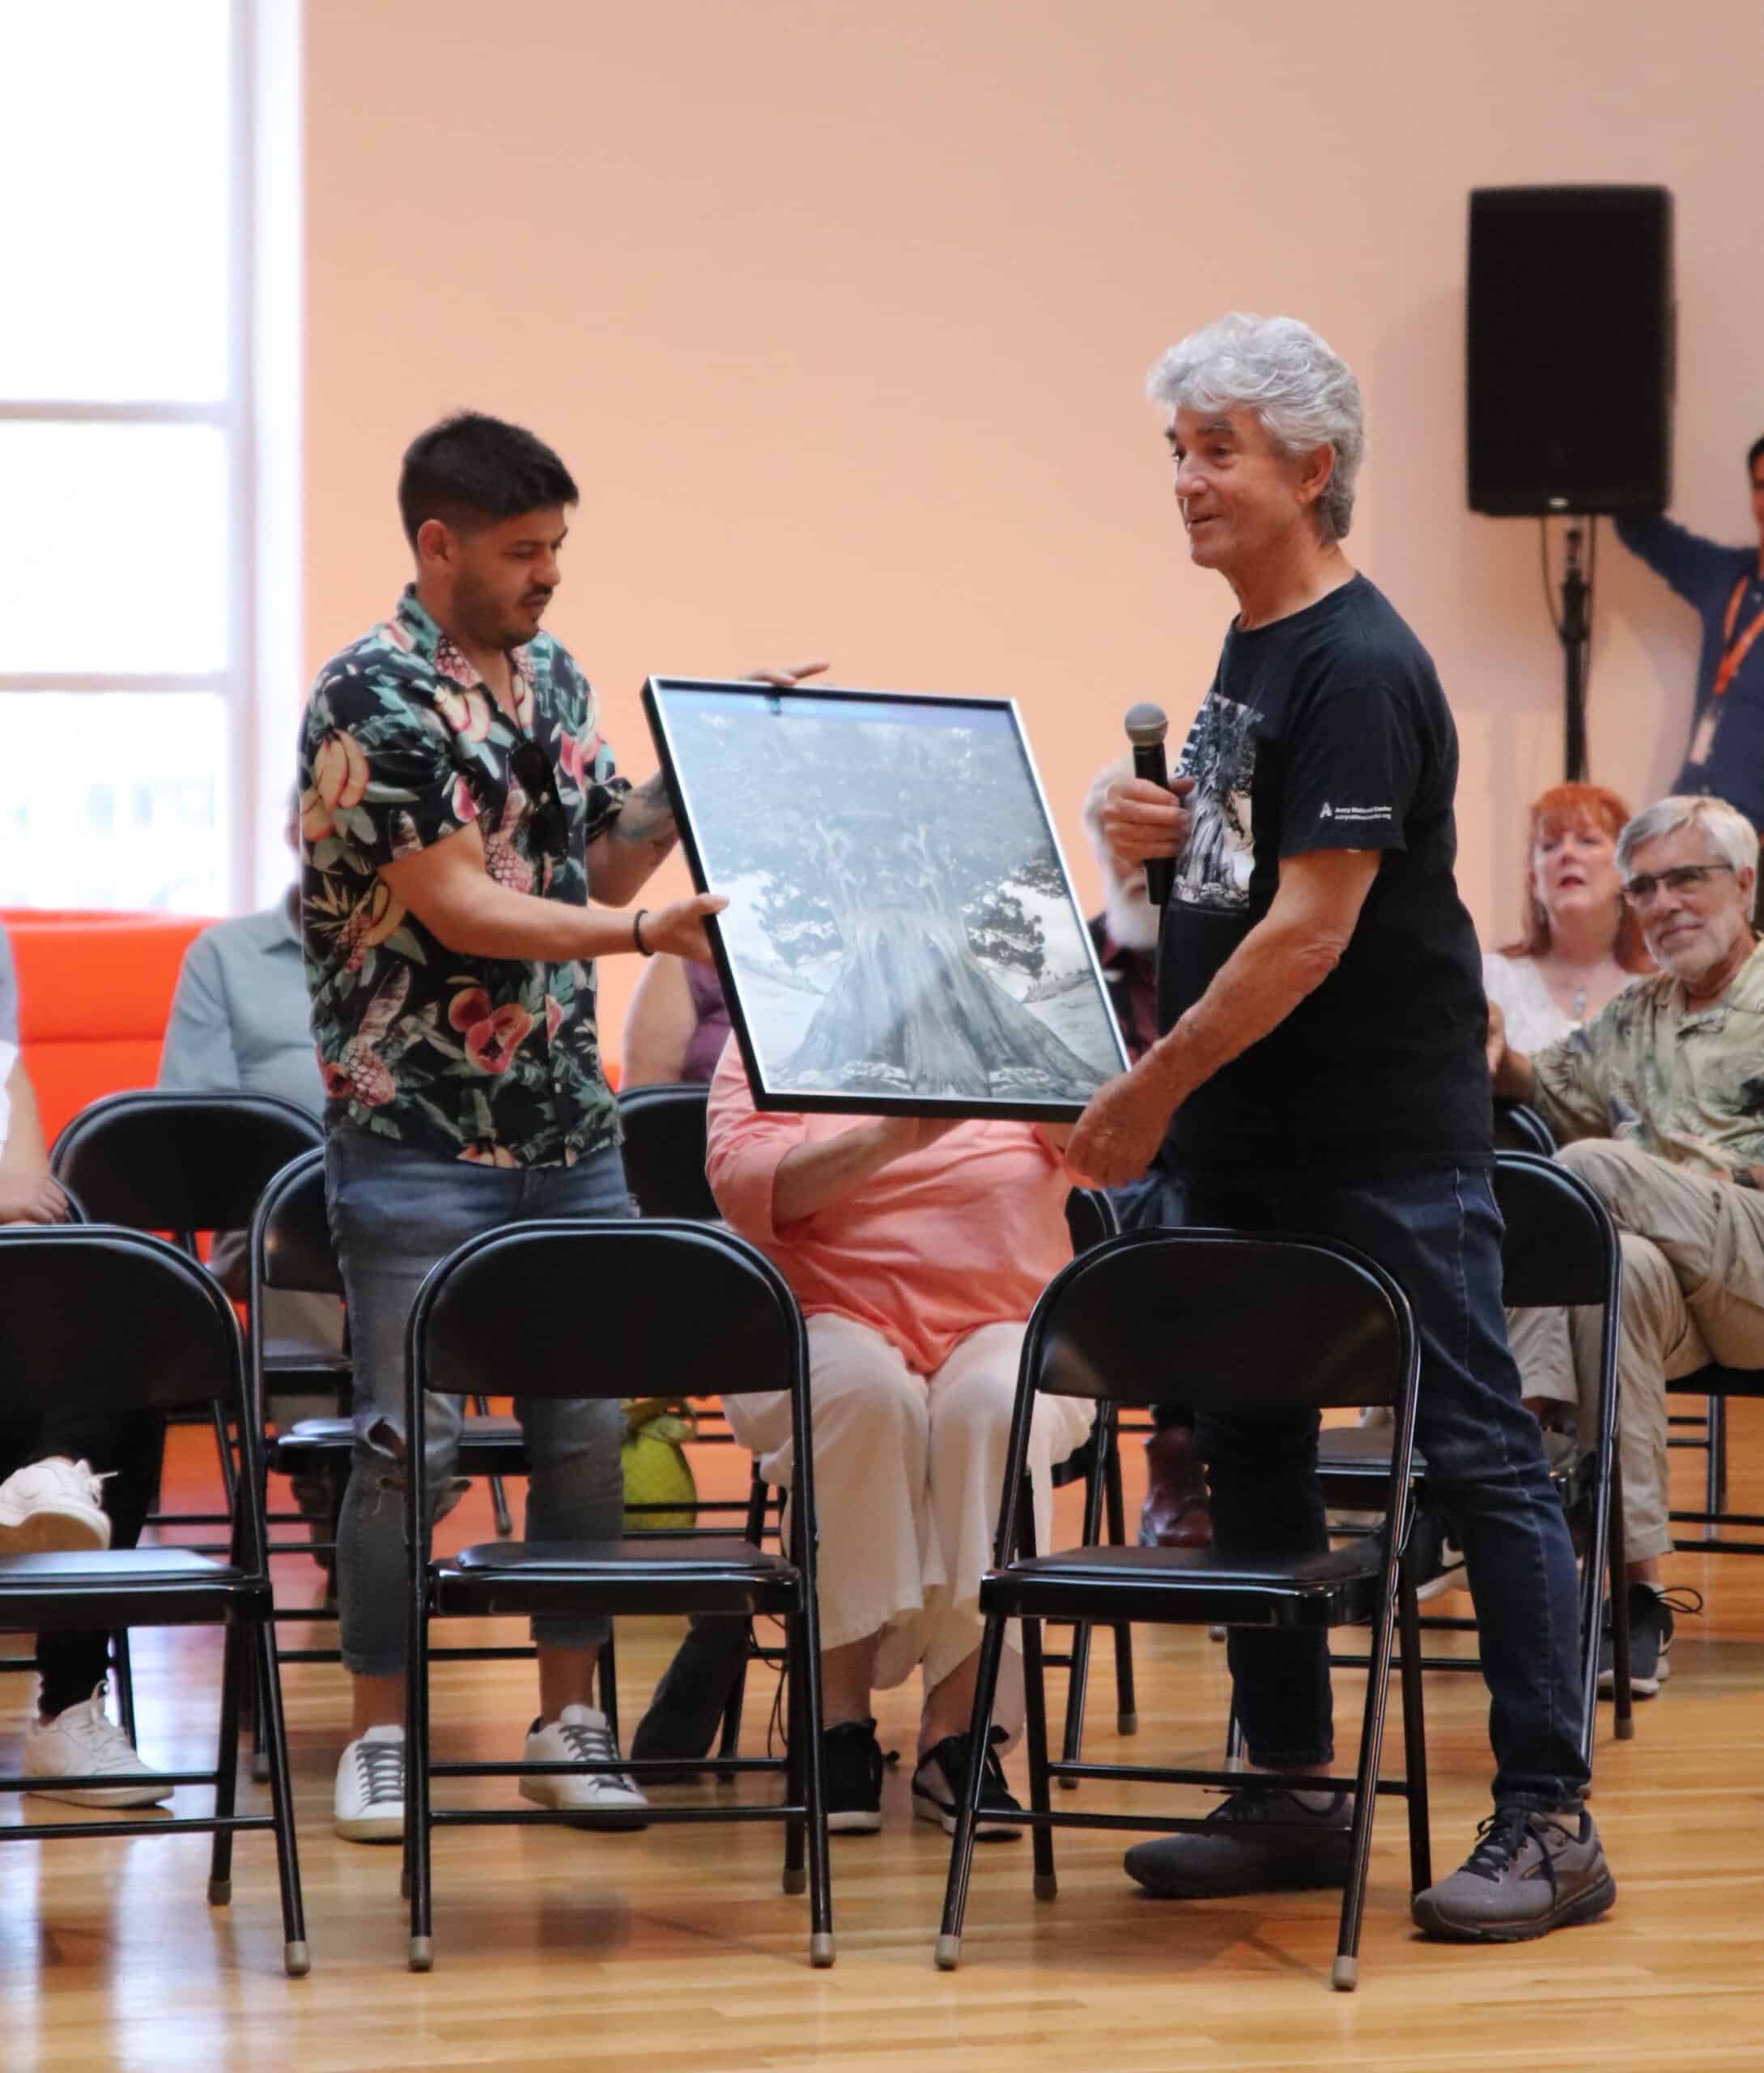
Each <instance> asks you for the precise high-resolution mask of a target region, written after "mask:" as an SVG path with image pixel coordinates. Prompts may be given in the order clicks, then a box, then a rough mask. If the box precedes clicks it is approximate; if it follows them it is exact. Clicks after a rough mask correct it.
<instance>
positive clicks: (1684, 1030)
mask: <svg viewBox="0 0 1764 2073" xmlns="http://www.w3.org/2000/svg"><path fill="white" fill-rule="evenodd" d="M1531 1063H1532V1073H1533V1075H1535V1078H1536V1083H1537V1096H1536V1098H1537V1108H1538V1110H1539V1113H1541V1115H1542V1117H1543V1118H1544V1120H1545V1122H1547V1123H1548V1124H1549V1127H1550V1128H1551V1129H1552V1130H1554V1132H1555V1133H1556V1134H1557V1136H1558V1138H1563V1139H1567V1138H1578V1137H1612V1138H1616V1139H1619V1140H1620V1141H1621V1142H1622V1143H1625V1144H1633V1145H1635V1146H1637V1147H1639V1149H1640V1150H1641V1151H1651V1152H1653V1153H1654V1154H1655V1155H1656V1156H1657V1157H1659V1158H1661V1159H1669V1160H1671V1161H1672V1163H1673V1165H1675V1166H1687V1167H1690V1168H1691V1169H1692V1170H1693V1171H1694V1172H1696V1173H1708V1174H1711V1175H1713V1176H1714V1177H1715V1178H1716V1179H1718V1180H1719V1179H1720V1178H1721V1177H1724V1175H1726V1174H1728V1173H1733V1172H1734V1171H1735V1170H1736V1169H1737V1168H1742V1167H1749V1166H1764V944H1761V945H1760V946H1759V947H1758V949H1756V950H1754V951H1753V953H1752V955H1751V956H1749V958H1748V959H1747V960H1746V961H1745V964H1742V965H1741V967H1740V968H1739V970H1738V971H1737V972H1736V973H1735V974H1734V975H1733V983H1732V985H1730V986H1729V987H1728V990H1727V991H1726V992H1725V993H1724V994H1723V995H1722V996H1721V998H1719V1000H1718V1001H1715V1002H1711V1005H1710V1006H1709V1007H1702V1008H1698V1009H1697V1010H1695V1011H1692V1010H1691V1008H1690V1006H1689V1004H1688V1002H1686V1000H1685V990H1684V986H1683V985H1682V984H1681V981H1678V980H1677V979H1675V978H1673V976H1672V974H1671V973H1669V972H1661V973H1657V974H1656V975H1655V976H1654V977H1651V978H1647V979H1638V980H1636V981H1635V982H1634V985H1628V986H1626V987H1625V988H1624V989H1623V990H1622V993H1620V994H1617V997H1616V998H1615V999H1614V1000H1612V1001H1611V1002H1609V1003H1608V1004H1607V1005H1606V1006H1605V1007H1604V1008H1602V1009H1601V1010H1600V1011H1599V1013H1598V1014H1597V1015H1595V1016H1594V1017H1593V1018H1592V1020H1591V1021H1590V1022H1588V1024H1586V1025H1585V1027H1584V1028H1580V1029H1575V1030H1573V1031H1571V1032H1570V1033H1569V1034H1568V1035H1567V1036H1566V1037H1562V1038H1561V1039H1560V1040H1559V1041H1558V1042H1556V1043H1554V1044H1551V1045H1548V1046H1547V1047H1546V1048H1545V1049H1543V1050H1541V1051H1537V1052H1535V1053H1533V1054H1532V1062H1531Z"/></svg>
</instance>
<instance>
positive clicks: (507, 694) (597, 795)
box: [300, 415, 818, 1842]
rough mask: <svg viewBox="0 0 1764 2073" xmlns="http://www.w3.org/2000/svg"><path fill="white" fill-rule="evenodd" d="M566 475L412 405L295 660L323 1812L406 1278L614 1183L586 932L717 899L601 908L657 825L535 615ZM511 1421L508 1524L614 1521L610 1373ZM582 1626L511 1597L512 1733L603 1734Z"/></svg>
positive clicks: (602, 1796) (391, 1410) (386, 1794)
mask: <svg viewBox="0 0 1764 2073" xmlns="http://www.w3.org/2000/svg"><path fill="white" fill-rule="evenodd" d="M576 500H577V494H576V484H575V483H574V482H573V481H572V479H571V478H570V475H569V473H568V471H567V469H566V468H565V467H564V466H563V462H561V461H560V460H559V458H558V457H557V456H556V454H555V453H553V452H552V451H551V450H550V448H548V447H546V446H545V445H542V443H541V442H540V441H538V440H537V439H535V438H534V437H533V435H532V434H531V433H530V432H525V431H523V430H521V428H519V427H518V426H515V425H509V424H502V423H501V422H499V420H497V419H494V418H488V417H483V416H480V415H461V416H458V417H454V418H451V419H446V420H444V422H443V423H441V424H437V425H436V426H433V427H432V428H431V429H430V430H429V431H427V432H424V433H423V434H422V435H421V436H419V438H418V439H417V440H416V441H414V443H413V444H412V445H411V446H410V450H409V452H408V453H406V455H405V458H404V467H403V472H402V476H401V479H400V481H399V485H398V501H399V508H400V511H401V513H402V517H403V521H404V529H405V533H406V537H407V538H409V540H410V546H411V549H412V551H413V553H414V555H415V557H416V568H417V573H416V580H415V581H414V583H412V584H411V585H410V586H409V587H408V588H407V589H406V590H405V592H404V594H403V596H402V598H400V599H399V601H398V604H397V610H396V611H395V612H394V614H393V617H392V618H391V619H389V620H388V621H386V622H385V624H382V625H380V626H377V627H376V628H374V630H373V631H372V632H371V633H369V634H368V635H367V636H365V637H364V638H363V639H362V640H360V641H356V642H355V644H354V645H353V646H351V647H349V648H347V649H345V650H344V651H343V652H342V654H340V655H338V657H337V658H335V659H334V661H332V662H329V663H327V664H326V665H325V668H324V669H323V670H321V671H320V673H319V676H318V679H317V683H315V684H314V685H313V687H312V694H311V696H310V699H309V700H308V706H307V712H306V717H305V722H304V728H303V732H302V738H301V746H300V784H301V798H300V807H301V828H302V863H303V877H302V888H301V920H302V932H303V935H304V944H305V956H306V969H307V981H308V986H309V988H310V990H311V993H312V1031H313V1036H314V1037H315V1040H316V1041H317V1047H318V1054H319V1062H320V1066H321V1070H322V1071H323V1073H324V1075H325V1088H326V1093H327V1105H326V1109H325V1129H326V1139H327V1143H326V1153H325V1161H326V1164H325V1178H326V1190H327V1194H328V1196H329V1206H330V1216H331V1225H332V1229H333V1232H334V1235H335V1237H336V1239H337V1242H338V1250H339V1254H340V1256H341V1258H342V1268H343V1279H344V1283H345V1286H346V1289H347V1291H348V1296H349V1313H350V1319H351V1333H352V1338H353V1343H354V1347H355V1461H354V1466H353V1470H352V1472H351V1478H350V1484H349V1489H348V1492H347V1495H346V1498H345V1500H344V1505H343V1512H342V1524H341V1526H340V1529H339V1546H338V1602H339V1611H340V1614H341V1621H342V1654H343V1662H344V1664H345V1666H346V1668H347V1669H348V1670H349V1671H351V1674H352V1675H353V1677H354V1679H355V1708H354V1711H355V1718H354V1726H353V1733H352V1739H351V1741H350V1743H349V1745H348V1747H346V1749H345V1751H344V1752H343V1756H342V1761H341V1763H340V1764H339V1766H338V1777H337V1796H336V1826H337V1830H338V1833H339V1834H340V1835H342V1836H345V1837H348V1838H350V1839H351V1841H363V1842H378V1841H397V1839H398V1838H399V1837H401V1835H402V1828H403V1799H404V1785H403V1767H404V1730H403V1727H402V1713H403V1667H404V1645H405V1630H404V1611H403V1607H404V1602H405V1578H406V1567H405V1549H404V1539H403V1526H402V1509H401V1507H400V1505H399V1503H398V1501H397V1498H396V1497H395V1496H393V1495H391V1494H390V1492H391V1490H392V1488H393V1487H395V1486H396V1485H397V1482H398V1479H399V1476H400V1474H401V1469H400V1459H401V1457H402V1453H403V1449H404V1435H403V1433H402V1424H403V1412H402V1400H403V1386H404V1336H405V1327H406V1322H407V1320H408V1318H409V1316H410V1309H411V1305H412V1303H413V1301H414V1298H415V1295H416V1292H417V1289H418V1288H419V1285H420V1283H422V1281H423V1277H424V1275H426V1274H427V1272H428V1271H429V1269H430V1268H431V1266H433V1265H434V1264H435V1262H436V1261H437V1260H439V1259H440V1258H444V1256H445V1255H446V1254H448V1253H449V1252H451V1251H453V1249H454V1248H455V1247H456V1246H457V1245H460V1244H461V1243H462V1242H463V1241H465V1239H467V1238H469V1237H473V1236H474V1235H475V1234H476V1233H478V1232H482V1231H485V1230H488V1229H491V1228H494V1227H495V1226H496V1225H498V1224H506V1223H509V1222H512V1221H516V1220H525V1219H529V1218H540V1217H549V1216H610V1215H628V1214H629V1213H630V1198H629V1196H628V1194H627V1190H626V1186H625V1180H624V1173H623V1167H622V1165H621V1163H620V1160H619V1154H618V1134H619V1133H618V1111H617V1109H616V1107H615V1105H614V1101H613V1097H612V1096H611V1094H610V1092H609V1090H608V1088H607V1085H606V1079H605V1076H604V1075H603V1074H602V1072H601V1059H600V1044H599V1037H598V1034H597V1028H596V1024H595V1012H594V963H595V960H597V959H599V958H601V957H606V956H617V955H625V954H635V955H638V956H649V955H650V954H652V952H654V951H658V950H661V951H672V952H674V953H676V954H678V955H679V956H685V957H690V958H694V959H696V960H699V961H700V962H703V961H706V960H708V956H709V951H708V945H707V943H706V941H705V937H704V926H703V924H704V917H706V916H707V915H708V914H712V913H716V911H717V909H719V908H720V907H721V906H722V905H723V904H724V903H723V902H722V900H720V899H718V898H717V897H716V896H713V895H710V894H705V895H701V896H699V897H697V898H695V899H691V900H676V901H674V902H673V903H672V904H671V905H666V906H662V907H658V908H656V909H647V910H646V909H642V908H639V909H637V911H636V912H635V913H606V912H603V911H597V910H598V909H605V908H606V907H621V906H623V905H625V903H626V902H627V901H629V900H632V899H633V898H634V897H635V896H636V895H637V893H638V892H640V889H641V888H642V887H643V885H644V883H645V881H646V880H647V879H648V877H649V876H650V875H651V873H652V871H653V870H655V868H656V866H657V865H658V864H659V863H660V862H661V860H662V858H664V857H665V855H666V854H667V853H668V852H669V849H671V848H672V847H673V845H674V840H675V828H674V821H673V818H672V815H671V814H670V812H669V808H668V804H667V800H666V796H665V792H664V790H663V788H662V785H661V781H660V779H659V778H653V779H651V780H650V781H649V782H648V783H647V784H645V785H641V786H639V787H638V788H637V789H635V790H632V789H631V786H630V785H629V784H628V782H627V781H626V780H625V779H623V778H621V777H615V776H614V770H613V759H612V755H611V751H610V749H609V748H608V747H607V746H606V743H604V742H602V741H601V738H600V733H599V730H598V727H597V724H596V715H595V700H594V695H593V692H592V690H591V689H590V688H589V684H588V682H587V679H585V678H584V676H583V675H582V673H581V671H580V670H579V669H578V668H577V667H576V664H575V662H573V661H572V659H571V658H570V656H569V655H568V654H567V653H566V652H565V651H564V650H563V649H562V648H561V647H559V645H558V644H557V643H556V642H555V641H552V640H551V639H550V638H549V636H546V635H545V634H542V632H540V631H539V624H540V620H541V619H542V616H543V615H544V612H545V609H546V606H547V605H548V604H549V602H550V598H551V595H552V593H553V592H554V591H555V590H556V588H557V585H558V583H559V581H560V575H559V560H558V557H559V550H560V549H561V548H562V547H563V540H564V537H565V535H566V534H567V530H568V512H569V508H570V507H571V506H572V505H573V504H575V503H576ZM814 667H818V665H816V666H814ZM809 673H810V671H809V669H808V668H805V669H803V670H794V671H785V672H781V673H779V674H778V675H775V676H771V675H768V680H770V681H773V682H777V683H792V682H794V681H795V680H796V679H797V677H798V676H800V675H806V674H809ZM590 893H592V896H593V900H594V901H595V902H596V903H597V905H596V906H595V907H590V906H589V896H590ZM510 1380H511V1381H512V1382H513V1383H516V1385H518V1377H510ZM428 1415H429V1424H428V1430H427V1445H428V1448H429V1449H430V1460H431V1463H432V1465H433V1469H434V1473H435V1475H436V1483H437V1487H438V1488H442V1489H445V1488H447V1486H448V1479H449V1478H450V1475H451V1470H452V1464H453V1459H454V1458H455V1450H456V1449H457V1444H458V1440H459V1432H460V1413H459V1410H458V1408H457V1407H456V1406H455V1405H454V1404H453V1403H451V1402H450V1401H448V1400H447V1399H443V1398H430V1400H429V1411H428ZM525 1430H526V1438H527V1445H528V1452H529V1459H530V1462H531V1467H532V1475H531V1480H530V1483H529V1496H528V1506H527V1526H528V1531H529V1535H530V1536H531V1537H532V1538H533V1539H560V1540H568V1539H611V1538H616V1537H617V1535H618V1533H619V1531H620V1530H621V1527H622V1522H623V1492H622V1488H621V1483H620V1474H619V1444H620V1441H621V1438H622V1437H623V1434H622V1420H621V1414H620V1411H619V1407H618V1403H616V1402H569V1403H536V1404H533V1406H531V1407H529V1409H528V1411H527V1412H526V1414H525ZM605 1635H606V1623H605V1622H604V1621H574V1622H562V1621H559V1622H536V1623H535V1627H534V1639H535V1641H536V1643H537V1644H538V1651H539V1700H540V1718H539V1719H538V1721H536V1722H534V1723H533V1730H532V1731H531V1732H530V1733H529V1735H528V1738H527V1743H526V1752H525V1753H526V1759H527V1760H529V1761H531V1762H547V1761H566V1762H567V1761H571V1760H593V1759H599V1760H610V1759H611V1758H613V1757H614V1756H615V1755H616V1753H617V1752H616V1750H615V1749H614V1744H613V1741H612V1738H611V1736H610V1734H609V1732H608V1730H607V1726H606V1718H605V1716H604V1714H603V1713H601V1712H600V1711H598V1710H597V1709H595V1708H594V1707H593V1706H592V1705H590V1703H589V1701H590V1700H591V1697H592V1696H593V1665H594V1658H595V1653H596V1650H597V1648H598V1646H599V1645H600V1643H601V1641H602V1640H603V1639H604V1637H605ZM521 1790H522V1792H523V1794H525V1796H526V1797H528V1798H533V1799H537V1800H538V1801H540V1802H541V1803H543V1804H546V1805H550V1806H564V1807H572V1808H579V1809H580V1810H581V1811H583V1812H584V1814H585V1815H589V1816H598V1817H599V1819H601V1820H603V1821H611V1822H613V1823H615V1824H627V1825H640V1823H641V1819H642V1809H643V1807H644V1800H643V1797H642V1795H641V1794H640V1793H639V1792H638V1791H637V1790H636V1789H635V1786H633V1785H631V1782H630V1781H629V1780H628V1779H626V1778H623V1777H616V1776H613V1775H610V1774H607V1775H602V1776H601V1777H561V1776H560V1777H555V1778H529V1779H527V1780H525V1781H523V1783H522V1786H521Z"/></svg>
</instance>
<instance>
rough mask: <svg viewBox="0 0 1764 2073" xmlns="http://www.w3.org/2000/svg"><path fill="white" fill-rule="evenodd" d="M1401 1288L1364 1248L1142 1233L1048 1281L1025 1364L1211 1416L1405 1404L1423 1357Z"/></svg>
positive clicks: (1076, 1390) (1059, 1378) (1078, 1386)
mask: <svg viewBox="0 0 1764 2073" xmlns="http://www.w3.org/2000/svg"><path fill="white" fill-rule="evenodd" d="M1413 1348H1414V1328H1413V1322H1412V1321H1411V1319H1410V1317H1409V1305H1408V1303H1407V1301H1406V1300H1405V1298H1404V1296H1403V1295H1402V1292H1401V1290H1400V1289H1399V1288H1397V1286H1396V1283H1395V1282H1394V1281H1392V1279H1391V1278H1390V1276H1389V1275H1388V1274H1386V1273H1385V1272H1384V1270H1383V1268H1381V1267H1380V1266H1378V1265H1377V1264H1376V1263H1375V1262H1374V1261H1372V1260H1370V1259H1368V1258H1366V1257H1365V1255H1364V1254H1360V1253H1358V1252H1356V1251H1354V1249H1352V1248H1350V1247H1348V1246H1345V1245H1337V1244H1335V1243H1334V1242H1333V1241H1328V1240H1324V1239H1320V1238H1307V1237H1283V1236H1278V1235H1256V1236H1249V1235H1246V1234H1244V1233H1241V1232H1231V1231H1214V1230H1199V1229H1197V1230H1156V1231H1135V1232H1129V1233H1128V1234H1127V1235H1126V1236H1125V1237H1118V1238H1113V1239H1111V1240H1109V1241H1107V1243H1106V1244H1103V1245H1099V1246H1097V1247H1096V1248H1095V1249H1093V1250H1091V1251H1090V1252H1087V1253H1085V1254H1082V1255H1081V1256H1080V1257H1079V1258H1078V1259H1075V1260H1074V1261H1073V1262H1072V1264H1071V1266H1069V1267H1066V1268H1064V1269H1063V1270H1062V1271H1061V1273H1060V1274H1059V1275H1056V1277H1055V1279H1053V1280H1052V1282H1051V1283H1049V1284H1048V1288H1047V1290H1046V1292H1045V1293H1044V1295H1043V1296H1042V1298H1041V1300H1040V1301H1039V1303H1038V1304H1037V1305H1036V1306H1035V1316H1034V1317H1033V1318H1032V1319H1031V1324H1030V1331H1029V1338H1028V1340H1027V1343H1026V1346H1025V1350H1024V1358H1025V1360H1026V1362H1027V1363H1029V1364H1031V1373H1033V1376H1034V1380H1035V1386H1036V1387H1037V1388H1038V1389H1040V1390H1050V1391H1052V1392H1053V1393H1055V1394H1061V1395H1067V1396H1082V1397H1091V1398H1097V1399H1099V1400H1100V1401H1113V1402H1116V1403H1161V1402H1163V1400H1164V1399H1165V1398H1168V1397H1170V1396H1171V1395H1172V1394H1180V1397H1181V1398H1182V1400H1183V1402H1184V1403H1187V1404H1190V1405H1192V1407H1194V1408H1195V1409H1196V1410H1197V1411H1213V1410H1218V1411H1237V1412H1251V1413H1254V1412H1257V1411H1273V1410H1277V1409H1280V1410H1286V1409H1297V1408H1315V1409H1326V1408H1328V1407H1336V1406H1344V1405H1352V1404H1366V1403H1396V1402H1398V1401H1399V1400H1400V1399H1401V1397H1402V1394H1403V1392H1404V1389H1405V1382H1406V1380H1407V1377H1408V1375H1409V1371H1410V1369H1411V1368H1412V1366H1413V1360H1414V1351H1413Z"/></svg>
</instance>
